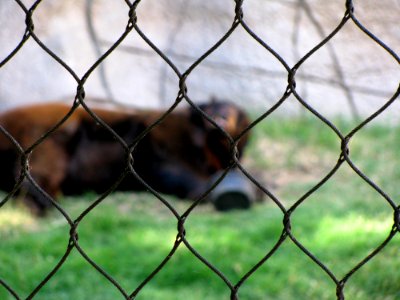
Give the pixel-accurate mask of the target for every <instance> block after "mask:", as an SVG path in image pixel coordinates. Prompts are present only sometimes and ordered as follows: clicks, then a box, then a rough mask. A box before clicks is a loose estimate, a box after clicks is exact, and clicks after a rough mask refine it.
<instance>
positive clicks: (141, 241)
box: [0, 119, 400, 300]
mask: <svg viewBox="0 0 400 300" xmlns="http://www.w3.org/2000/svg"><path fill="white" fill-rule="evenodd" d="M348 127H349V125H348V124H346V123H345V122H344V121H340V128H344V131H345V130H346V128H348ZM399 133H400V128H398V127H385V126H382V125H374V126H372V127H371V126H370V127H368V128H365V129H363V130H362V131H361V132H360V133H358V134H357V135H356V136H355V137H354V140H353V141H352V142H351V153H350V155H351V158H352V160H354V162H355V164H356V165H357V166H358V167H359V168H360V169H362V171H363V172H365V173H366V175H368V176H369V177H370V178H371V179H373V180H374V182H376V183H377V184H378V185H379V186H381V187H382V188H383V189H384V190H385V192H386V193H387V194H388V195H389V196H390V197H391V198H392V199H393V200H394V201H397V202H396V203H397V205H399V202H398V200H397V199H398V197H399V196H400V191H399V190H398V188H397V186H398V185H397V183H398V181H399V179H400V173H399V171H398V169H399V162H400V157H399V156H400V153H399V151H398V150H397V149H399V147H400V138H399V137H400V134H399ZM273 145H275V146H273ZM274 147H275V148H274ZM339 149H340V142H339V141H338V140H337V137H336V136H335V134H333V133H332V132H331V131H330V130H329V129H328V128H327V127H326V126H324V125H321V124H320V123H319V122H317V121H315V120H313V119H294V120H290V121H289V120H279V121H274V120H272V121H265V122H262V123H261V124H259V126H257V128H256V131H255V133H254V136H253V138H252V141H251V145H250V148H249V149H248V151H247V153H246V156H247V157H248V158H249V159H247V162H246V165H248V166H249V169H250V171H251V172H254V174H257V175H259V174H261V175H260V178H262V179H260V180H261V181H262V182H263V183H264V184H265V185H266V186H267V187H268V188H270V190H271V191H272V192H273V193H274V195H276V197H278V198H279V200H280V201H281V202H282V203H283V204H284V206H285V207H286V208H289V207H290V206H291V205H292V204H293V203H294V202H295V201H297V200H298V199H299V198H300V197H301V196H302V195H303V194H304V193H306V192H307V191H308V190H309V189H310V188H311V187H312V186H313V185H315V184H316V183H317V182H318V181H319V180H320V179H321V176H324V175H325V174H327V173H328V172H329V170H330V169H331V168H332V167H333V165H334V164H335V163H336V161H337V158H338V157H339ZM270 152H273V153H272V154H271V153H270ZM262 175H264V176H262ZM271 176H278V177H279V180H276V181H275V182H274V178H272V177H271ZM95 198H96V195H93V194H87V195H85V196H84V197H80V198H66V199H63V200H62V201H61V205H62V206H63V207H64V208H65V209H66V210H67V211H68V213H70V214H71V215H72V216H74V217H76V216H78V215H79V213H80V212H81V211H82V210H83V209H84V208H85V207H87V206H88V205H90V203H91V201H93V200H94V199H95ZM168 200H169V201H170V202H171V203H172V205H173V206H174V207H176V208H177V209H178V211H179V212H180V213H182V212H183V211H185V209H186V208H187V207H188V205H189V202H184V201H177V200H175V199H171V198H168ZM282 219H283V214H282V212H281V211H280V210H279V209H278V208H277V206H276V205H275V204H274V203H273V202H272V201H271V200H270V199H266V201H265V202H263V203H258V204H256V205H254V207H253V208H252V209H251V210H248V211H235V212H231V213H225V214H222V213H218V212H215V211H214V210H213V209H212V207H211V206H210V205H202V206H200V207H198V208H197V209H196V210H195V211H194V212H193V213H192V214H191V215H190V217H189V218H188V220H187V221H186V223H185V227H186V231H187V232H186V236H187V239H188V241H189V243H190V244H191V245H192V246H193V247H194V248H195V249H196V251H198V252H199V253H200V254H201V255H203V256H204V257H205V258H207V260H209V261H210V262H211V263H212V264H214V265H215V266H216V267H217V268H218V269H219V270H220V271H221V272H222V273H223V274H224V275H225V276H226V277H227V278H228V279H229V280H230V281H231V282H232V283H233V284H236V283H237V281H238V280H240V278H241V277H242V276H243V275H244V274H246V272H247V271H248V270H250V269H251V268H252V267H253V266H254V265H255V264H256V263H257V262H258V261H259V260H260V259H262V258H263V257H264V256H265V255H266V254H267V253H268V252H269V251H270V250H271V249H272V247H273V246H274V245H275V243H276V242H277V241H278V239H279V236H280V234H281V232H282V229H283V225H282ZM392 224H393V210H392V208H391V207H390V206H389V205H388V204H387V202H386V201H385V200H384V199H383V198H382V197H381V196H380V195H379V194H378V193H377V192H376V191H375V190H374V189H372V188H371V187H370V186H369V185H367V184H365V182H364V181H363V180H362V179H361V178H360V177H358V176H357V175H355V174H354V172H353V171H352V170H351V169H350V168H349V167H348V166H347V165H343V167H342V168H341V169H340V170H339V171H338V172H337V173H336V174H335V175H334V176H333V177H332V179H331V180H330V181H328V182H327V183H326V184H325V185H324V186H322V187H321V188H320V189H319V190H318V191H316V192H315V193H314V194H312V195H311V196H310V197H309V198H307V200H306V201H305V202H304V203H303V204H301V205H300V206H299V207H298V208H297V209H296V210H295V212H294V213H293V215H292V232H293V234H294V236H295V237H296V239H297V240H298V241H299V242H301V243H302V245H304V246H305V247H306V248H307V249H309V250H310V251H311V252H312V253H313V254H314V255H315V256H316V257H318V259H320V260H321V261H322V262H323V263H324V264H325V265H326V266H327V267H328V268H329V269H330V270H331V271H332V272H333V273H334V275H335V276H336V277H337V278H339V279H341V278H342V277H343V276H345V275H346V274H347V273H348V272H349V271H350V270H351V269H352V268H353V267H354V266H355V265H356V264H357V263H358V262H360V261H361V260H362V259H363V258H364V257H365V256H366V255H368V254H369V253H371V251H373V249H375V248H376V247H377V246H379V245H380V244H381V243H382V242H383V241H384V240H385V238H386V237H387V236H388V234H389V232H390V230H391V226H392ZM176 228H177V224H176V219H175V218H174V217H173V215H172V214H171V213H170V212H169V211H168V209H167V208H165V207H164V206H163V205H162V204H161V203H160V202H159V201H158V200H157V199H156V198H154V197H153V196H151V195H149V194H146V193H140V194H125V193H115V194H113V195H112V196H111V197H109V198H107V199H106V200H105V201H104V202H103V203H102V204H101V205H99V206H98V207H97V208H96V209H95V210H93V211H92V212H91V213H90V214H89V215H88V216H87V217H86V218H85V219H84V220H83V221H82V222H81V224H80V225H79V227H78V233H79V245H80V247H81V248H82V249H83V250H84V251H85V252H86V253H87V255H89V257H90V258H91V259H93V260H94V261H95V262H96V263H98V264H99V265H100V266H101V267H102V268H103V269H104V270H105V271H106V272H107V273H108V274H110V275H111V276H112V277H113V278H114V279H115V280H117V281H118V282H119V283H120V284H121V286H122V287H123V288H124V289H125V290H126V291H127V292H128V293H130V292H132V291H133V290H134V289H135V288H136V287H137V286H138V285H139V284H140V283H141V282H142V281H143V280H144V279H145V278H146V277H147V276H148V275H149V274H150V273H151V272H152V270H154V269H155V268H156V267H157V266H158V265H159V264H160V262H161V261H162V260H163V259H164V258H165V257H166V256H167V255H168V253H169V251H170V250H171V248H172V246H173V244H174V241H175V237H176V234H177V229H176ZM0 236H1V243H0V278H1V279H2V280H4V281H6V282H7V283H8V284H9V285H10V286H11V287H12V288H13V289H14V290H15V291H17V293H18V294H19V296H20V297H21V298H22V299H24V298H26V297H27V296H28V295H29V293H30V292H31V291H32V290H33V289H34V288H35V287H36V286H37V285H38V284H39V282H40V281H41V280H42V279H43V278H44V277H45V276H46V275H47V274H48V273H49V271H50V270H51V269H52V268H53V267H54V265H55V264H56V263H57V262H58V261H59V259H60V258H61V257H62V255H63V254H64V253H65V250H66V248H67V244H68V237H69V226H67V224H66V222H65V220H64V219H63V218H62V217H61V216H60V215H59V214H58V213H57V212H56V211H53V212H52V213H51V214H50V216H49V217H47V218H45V219H40V220H39V219H36V218H34V217H32V216H31V215H30V214H29V213H28V212H26V211H25V210H24V208H23V207H19V206H18V205H14V204H13V203H9V204H7V205H5V207H3V208H2V209H1V210H0ZM399 247H400V237H399V235H398V234H397V235H396V236H395V237H394V238H393V240H392V241H391V242H390V243H389V245H388V246H387V247H385V249H384V250H383V251H382V252H381V253H380V254H378V255H377V256H376V257H375V258H374V259H372V260H371V261H370V262H369V263H367V264H366V265H365V266H364V267H362V268H361V269H360V270H358V271H357V272H356V273H355V274H354V275H353V276H352V277H351V278H350V279H349V281H348V283H347V284H346V288H345V294H346V299H351V300H372V299H373V300H395V299H400V272H399V270H400V257H399V253H400V252H399ZM239 295H240V299H278V300H279V299H281V300H288V299H289V300H290V299H307V300H308V299H318V300H320V299H336V296H335V284H334V283H333V281H332V280H331V278H330V277H329V276H328V275H327V274H326V273H325V272H324V271H323V270H322V269H321V268H319V267H318V266H317V265H316V264H315V263H313V262H312V260H311V259H310V258H309V257H307V256H306V255H305V254H304V253H303V252H301V251H300V249H299V248H298V247H297V246H296V245H295V244H294V243H293V242H292V241H291V240H290V239H289V238H287V239H286V240H285V242H284V243H283V244H282V245H281V247H280V248H279V249H278V251H277V252H276V253H275V254H274V255H273V256H272V257H271V258H270V259H269V260H268V261H267V262H266V263H265V264H264V265H262V266H261V267H260V268H259V269H258V270H257V271H256V272H255V273H254V274H253V275H252V276H251V277H250V278H249V279H248V280H247V281H245V282H244V284H243V286H242V287H241V288H240V292H239ZM229 297H230V291H229V289H228V288H227V286H226V284H225V283H224V282H223V281H222V280H221V279H220V278H219V277H218V276H217V275H216V274H214V273H212V272H211V271H210V270H209V269H208V268H207V267H206V266H205V265H204V264H203V263H202V262H200V261H199V260H198V259H197V258H196V257H195V256H194V255H193V254H192V253H191V252H190V251H189V250H188V248H187V247H186V246H185V245H183V244H181V246H180V247H179V249H178V250H177V252H176V253H175V255H174V256H173V257H172V258H171V260H170V261H169V262H168V263H167V265H166V266H165V267H164V268H163V269H162V270H161V272H160V273H158V274H157V275H156V276H155V277H154V279H153V280H152V281H151V282H150V283H149V284H147V285H146V286H145V287H144V288H143V290H142V291H141V292H140V293H139V295H138V297H137V299H195V300H196V299H211V300H213V299H229ZM0 299H1V300H3V299H4V300H8V299H14V298H13V297H12V296H11V295H10V294H8V293H7V292H6V290H5V289H4V288H2V287H0ZM35 299H45V300H52V299H57V300H58V299H106V300H107V299H110V300H111V299H124V298H123V297H122V295H121V293H120V292H119V291H118V290H117V289H116V288H115V287H114V286H112V285H111V284H110V283H109V282H108V281H107V280H105V279H104V277H103V276H102V275H100V274H99V273H98V272H97V271H96V270H95V269H94V268H93V267H92V266H91V265H90V264H89V263H88V262H87V261H86V260H85V259H84V258H83V257H82V255H81V254H80V253H79V252H78V251H77V249H74V250H73V251H72V253H71V255H70V256H69V258H68V259H67V261H66V262H65V264H64V265H63V266H62V268H61V269H60V270H59V271H58V272H57V274H56V275H55V276H54V277H53V278H52V279H51V280H50V281H49V282H48V284H46V285H45V287H43V289H41V290H40V292H39V293H38V294H37V296H36V297H35Z"/></svg>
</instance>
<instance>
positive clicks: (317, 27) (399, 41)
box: [0, 0, 400, 120]
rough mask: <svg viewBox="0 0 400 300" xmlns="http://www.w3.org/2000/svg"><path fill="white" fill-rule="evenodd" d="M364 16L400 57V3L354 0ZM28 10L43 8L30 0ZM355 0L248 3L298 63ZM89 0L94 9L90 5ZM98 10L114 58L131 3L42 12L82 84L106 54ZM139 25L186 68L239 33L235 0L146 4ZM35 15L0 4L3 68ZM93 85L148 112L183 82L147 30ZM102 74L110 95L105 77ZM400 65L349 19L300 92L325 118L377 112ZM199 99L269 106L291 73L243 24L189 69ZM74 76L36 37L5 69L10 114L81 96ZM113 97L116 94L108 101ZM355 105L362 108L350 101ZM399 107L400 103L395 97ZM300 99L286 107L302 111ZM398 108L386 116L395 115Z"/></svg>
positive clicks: (2, 85)
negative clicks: (154, 47)
mask: <svg viewBox="0 0 400 300" xmlns="http://www.w3.org/2000/svg"><path fill="white" fill-rule="evenodd" d="M354 2H355V4H356V16H357V18H358V19H359V20H360V21H361V22H362V23H363V24H364V25H365V26H366V27H367V28H368V29H369V30H371V31H372V32H374V34H376V35H377V36H378V37H379V38H380V39H382V40H383V41H385V43H387V44H388V45H389V46H390V47H391V49H393V51H395V52H396V53H399V50H400V27H399V26H398V15H399V13H400V4H399V1H397V0H382V1H379V2H377V1H374V0H365V1H354ZM24 3H25V4H26V5H27V7H29V6H30V5H31V4H32V3H33V1H32V0H30V1H24ZM344 3H345V1H344V0H343V1H323V0H313V1H311V0H309V1H307V2H306V3H304V1H301V0H299V1H296V0H291V1H288V0H286V1H285V0H282V1H277V0H275V1H273V0H269V1H267V0H263V1H260V0H246V1H244V6H243V11H244V20H245V21H246V24H248V26H249V27H250V28H251V29H252V30H253V31H254V32H255V33H256V34H257V35H258V36H259V37H260V38H262V39H263V41H265V42H266V43H267V44H268V45H269V46H270V47H272V48H273V49H274V50H275V51H276V52H277V53H279V55H280V56H281V57H282V58H283V59H284V60H285V61H286V62H287V64H288V65H289V66H290V67H292V66H293V65H294V64H295V63H296V62H297V61H298V60H299V59H300V57H302V56H304V55H305V54H306V53H307V52H308V51H309V50H310V49H311V48H312V47H314V46H315V45H316V44H317V43H318V42H319V41H321V40H322V36H324V35H325V36H326V35H327V34H328V33H329V32H331V31H332V30H333V29H334V28H335V27H336V26H337V24H338V23H339V22H340V20H341V18H342V17H343V14H344V11H345V8H344ZM89 4H91V6H88V5H89ZM88 8H90V9H91V17H92V21H93V24H92V25H93V28H94V32H95V34H96V36H97V41H98V47H99V48H98V49H100V50H101V52H103V53H104V52H105V51H106V50H107V49H108V48H109V47H111V45H112V44H113V43H114V42H115V41H116V40H117V39H118V38H119V36H120V35H121V34H122V33H123V32H124V30H125V27H126V24H127V20H128V7H127V5H126V4H125V1H122V0H120V1H117V0H112V1H111V0H69V1H43V3H41V4H40V5H39V7H38V8H37V9H36V10H35V13H34V18H33V19H34V24H35V33H36V35H37V36H38V38H39V39H40V40H41V41H42V42H43V43H44V44H45V45H46V46H48V47H49V48H50V49H51V50H52V51H53V52H54V53H56V54H57V55H59V56H60V58H62V59H63V60H64V61H65V62H66V63H67V64H68V65H69V66H70V67H71V69H72V70H73V71H74V72H75V73H76V74H77V76H79V77H82V76H83V75H84V74H85V72H86V71H87V70H88V69H89V68H90V67H91V65H92V64H93V63H94V62H95V61H96V59H97V57H98V56H99V55H98V53H97V51H96V48H95V44H94V43H93V36H91V35H90V27H89V26H88V15H87V13H86V12H87V11H88ZM137 15H138V25H139V27H140V29H141V30H142V31H143V32H144V33H145V34H146V36H147V37H148V38H150V39H151V40H152V41H153V43H154V44H155V45H157V47H158V48H159V49H161V50H162V51H164V52H165V53H166V54H167V55H168V57H169V58H170V59H171V60H172V61H173V62H174V64H176V66H177V67H178V69H179V70H180V72H184V71H185V70H186V69H187V68H189V67H190V65H191V64H192V63H193V62H194V61H195V60H196V59H197V58H198V57H199V56H201V55H202V54H203V53H204V52H205V51H207V49H209V48H210V47H211V46H212V45H213V44H215V43H216V42H217V41H218V40H219V39H220V38H221V37H222V36H223V35H224V34H225V33H226V32H227V31H228V30H229V28H230V27H231V25H232V21H233V19H234V1H228V0H220V1H211V0H206V1H204V0H174V1H171V0H157V1H155V0H154V1H150V0H147V1H142V2H141V3H140V4H139V7H138V10H137ZM24 30H25V15H24V13H23V11H22V10H21V8H20V7H19V6H18V5H17V4H16V3H15V2H14V1H1V2H0V61H1V60H3V59H4V58H5V57H6V56H7V55H8V53H10V51H12V49H14V48H15V47H16V45H17V44H18V43H19V41H20V40H21V38H22V36H23V34H24ZM102 67H103V68H104V69H100V68H98V69H96V70H95V71H94V72H93V73H92V74H91V76H90V77H89V79H88V81H87V83H86V84H85V88H86V93H87V96H88V97H100V98H110V97H113V98H115V100H116V101H119V102H122V103H127V104H130V105H134V106H139V107H160V106H162V107H166V106H168V105H170V104H172V103H173V102H174V100H175V97H176V94H177V92H178V78H177V76H176V74H175V73H174V71H173V70H172V68H170V67H169V66H168V65H167V64H166V63H165V62H164V61H163V60H162V59H161V58H160V57H159V56H158V55H156V54H155V52H154V51H153V50H152V49H151V48H150V47H149V45H147V44H146V43H145V42H144V41H143V39H142V38H140V37H139V35H138V34H137V33H136V32H134V31H132V32H131V33H130V34H129V36H128V37H127V38H126V39H125V40H124V42H123V43H122V44H121V46H120V47H119V48H117V50H116V51H114V52H113V53H112V54H111V56H109V57H108V58H107V59H106V61H105V62H104V63H103V65H102ZM102 71H104V74H105V77H106V81H107V84H108V85H109V88H110V91H109V92H107V91H106V89H105V86H104V83H102V81H101V72H102ZM399 75H400V68H399V64H398V62H396V60H395V59H393V58H392V57H391V56H390V55H388V53H387V52H386V51H384V50H383V49H382V48H381V47H379V46H377V45H376V43H374V42H373V41H372V40H371V39H370V38H368V37H367V36H366V35H365V34H364V33H362V32H361V31H360V30H359V29H358V28H357V27H356V26H355V25H354V23H352V22H351V21H349V22H348V23H347V24H346V25H345V26H344V27H343V29H342V30H341V31H340V32H339V34H338V35H337V36H335V37H334V38H333V40H332V41H331V42H330V43H329V44H328V45H327V46H324V47H323V48H321V49H320V50H319V51H318V52H317V53H315V54H314V55H313V56H311V57H310V58H309V59H308V60H306V61H305V63H304V64H303V65H302V66H301V67H300V69H299V70H298V72H297V88H298V92H299V93H300V95H302V96H303V97H304V99H305V100H307V101H308V102H309V103H310V104H312V105H313V106H315V107H316V108H317V109H318V110H320V111H321V112H322V113H324V114H329V115H332V114H345V115H349V114H351V113H352V112H353V113H354V111H355V110H356V111H357V113H359V114H362V115H368V114H371V113H372V112H373V111H374V110H376V109H377V108H378V107H379V106H381V105H382V104H383V103H384V102H385V101H387V100H388V99H389V98H390V96H391V95H392V94H393V93H394V91H395V90H396V89H397V86H398V84H399V78H400V76H399ZM187 84H188V92H189V96H190V97H191V98H192V99H193V100H194V101H201V100H205V99H208V98H209V97H211V96H216V97H220V98H227V99H231V100H232V101H235V102H237V103H239V104H241V105H243V106H245V107H246V108H248V109H257V110H258V111H262V110H266V109H268V107H270V106H271V105H272V104H273V103H275V102H276V101H277V100H278V99H279V98H280V97H281V96H282V94H283V93H284V91H285V88H286V85H287V73H286V72H285V69H284V67H283V66H282V64H281V63H280V62H279V61H278V60H277V59H276V58H275V57H274V56H273V55H271V54H270V53H269V52H268V51H266V49H264V48H263V47H262V46H261V45H260V44H258V43H257V42H256V41H255V40H254V39H253V38H252V37H251V36H250V35H249V34H248V33H247V32H246V31H245V30H244V29H243V28H241V27H239V28H237V30H235V32H234V33H233V34H232V35H231V36H230V37H229V39H228V40H227V41H226V42H225V43H224V44H223V45H222V46H221V47H220V48H218V49H217V50H216V51H215V52H214V53H212V54H211V55H210V56H209V57H208V58H207V59H206V60H205V61H204V62H203V63H202V64H200V65H199V66H198V67H197V68H195V70H194V71H193V72H192V73H191V74H190V76H189V78H188V81H187ZM76 86H77V84H76V81H75V80H74V78H73V77H72V76H71V74H69V72H68V71H66V70H65V69H64V68H63V67H62V66H60V64H59V63H57V62H56V61H55V60H54V59H52V58H51V57H50V56H49V55H48V54H47V53H45V52H44V51H43V49H41V48H40V47H39V46H38V45H37V43H36V42H35V41H34V40H33V39H32V38H30V39H29V40H28V41H27V42H26V44H25V45H24V46H23V47H22V49H21V50H20V51H19V52H18V53H17V54H16V55H15V56H14V57H13V58H12V60H10V61H9V62H8V63H7V64H5V65H4V66H3V67H2V68H0V103H1V107H2V108H6V107H10V106H14V105H19V104H24V103H26V102H37V101H53V100H58V99H68V100H69V101H72V98H73V96H74V95H75V91H76ZM110 93H111V95H110ZM351 101H352V102H353V103H354V104H355V108H354V107H353V108H352V107H351V106H350V105H349V103H350V102H351ZM397 102H398V101H397ZM301 111H302V110H301V109H300V106H299V105H298V103H297V101H296V100H295V99H294V98H291V99H290V100H289V101H288V102H287V103H286V104H284V105H283V106H282V107H281V108H280V109H279V112H280V113H283V114H291V113H298V112H301ZM399 112H400V108H399V105H398V104H397V103H396V104H395V105H394V107H393V108H392V109H391V110H390V111H388V112H387V113H385V116H386V117H389V116H390V117H391V119H395V120H397V118H398V116H399Z"/></svg>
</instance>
